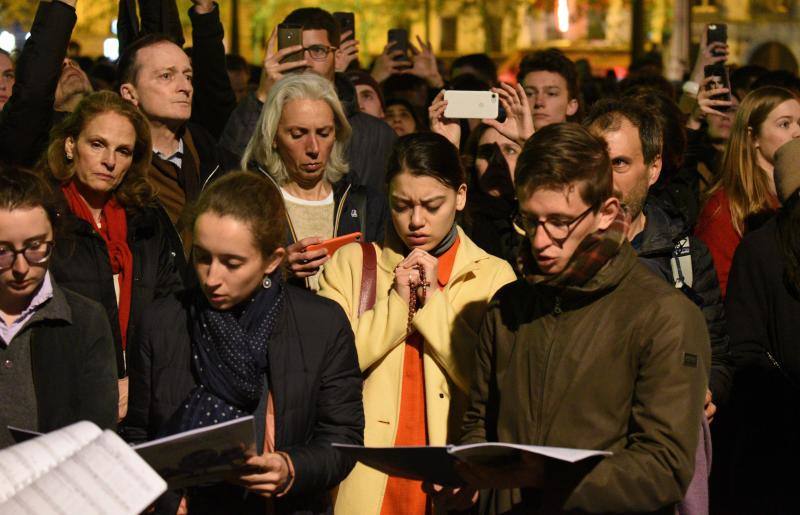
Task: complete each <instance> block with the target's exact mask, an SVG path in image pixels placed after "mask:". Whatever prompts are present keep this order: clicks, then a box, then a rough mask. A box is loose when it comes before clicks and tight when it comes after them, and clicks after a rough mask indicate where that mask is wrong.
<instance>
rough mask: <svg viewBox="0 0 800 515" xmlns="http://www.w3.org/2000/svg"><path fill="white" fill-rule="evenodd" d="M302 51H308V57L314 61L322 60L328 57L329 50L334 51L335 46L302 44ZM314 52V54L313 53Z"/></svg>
mask: <svg viewBox="0 0 800 515" xmlns="http://www.w3.org/2000/svg"><path fill="white" fill-rule="evenodd" d="M303 51H304V52H308V55H309V57H311V59H313V60H315V61H324V60H325V59H327V58H328V54H330V53H331V52H336V47H332V46H325V45H311V46H304V47H303ZM314 54H316V55H314Z"/></svg>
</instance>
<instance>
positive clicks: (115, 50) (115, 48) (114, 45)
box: [103, 38, 119, 61]
mask: <svg viewBox="0 0 800 515" xmlns="http://www.w3.org/2000/svg"><path fill="white" fill-rule="evenodd" d="M103 55H104V56H106V57H108V58H109V59H110V60H112V61H116V60H117V59H118V58H119V40H118V39H117V38H108V39H106V40H105V41H103Z"/></svg>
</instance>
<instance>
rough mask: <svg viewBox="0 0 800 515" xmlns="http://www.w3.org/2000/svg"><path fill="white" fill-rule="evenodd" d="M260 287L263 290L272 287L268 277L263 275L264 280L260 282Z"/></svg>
mask: <svg viewBox="0 0 800 515" xmlns="http://www.w3.org/2000/svg"><path fill="white" fill-rule="evenodd" d="M261 286H262V287H263V288H264V289H265V290H267V289H269V288H270V287H272V279H270V278H269V276H268V275H265V276H264V280H263V281H261Z"/></svg>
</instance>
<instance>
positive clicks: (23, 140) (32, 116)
mask: <svg viewBox="0 0 800 515" xmlns="http://www.w3.org/2000/svg"><path fill="white" fill-rule="evenodd" d="M76 3H77V0H56V1H53V2H49V1H42V2H40V3H39V8H38V10H37V11H36V17H35V18H34V20H33V26H32V27H31V31H30V32H31V36H30V37H29V38H28V40H27V41H26V42H25V47H24V48H23V49H22V53H21V54H20V57H19V59H18V60H17V70H16V75H17V80H16V83H15V84H14V89H13V92H12V95H11V98H10V99H9V100H8V102H7V103H6V105H5V107H4V108H3V110H2V112H0V160H4V161H9V162H14V163H18V164H21V165H24V166H29V167H30V166H33V165H34V164H35V162H36V161H37V160H38V159H39V156H40V155H41V153H42V152H43V151H44V150H45V149H46V148H47V141H48V138H49V133H50V128H51V127H52V125H53V102H54V101H55V92H56V86H57V84H58V78H59V77H60V75H61V67H62V63H63V62H64V57H66V55H67V44H68V43H69V39H70V37H71V36H72V29H73V28H74V27H75V22H76V21H77V16H76V14H75V4H76Z"/></svg>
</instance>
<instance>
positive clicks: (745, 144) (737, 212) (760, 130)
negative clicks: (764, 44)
mask: <svg viewBox="0 0 800 515" xmlns="http://www.w3.org/2000/svg"><path fill="white" fill-rule="evenodd" d="M798 137H800V101H798V99H797V97H796V96H795V94H794V93H792V92H791V91H789V90H787V89H783V88H778V87H773V86H769V87H763V88H759V89H757V90H755V91H752V92H750V94H748V95H747V96H746V97H745V98H744V99H743V100H742V103H741V105H740V106H739V109H738V111H737V112H736V119H735V120H734V123H733V127H732V128H731V135H730V139H729V141H728V146H727V148H726V150H725V154H724V157H723V160H722V167H721V173H720V179H719V181H718V182H717V184H716V185H715V186H713V187H712V188H711V190H709V198H708V200H707V202H706V204H705V206H704V207H703V210H702V211H701V213H700V217H699V218H698V221H697V229H696V231H695V232H696V235H697V236H698V237H699V238H700V239H702V240H703V242H705V244H706V245H708V248H709V250H710V251H711V255H712V256H713V257H714V265H715V266H716V269H717V275H718V276H719V285H720V290H721V291H722V294H723V296H724V295H725V293H726V289H727V284H728V273H729V271H730V268H731V262H732V261H733V254H734V251H735V250H736V247H738V245H739V242H740V241H741V239H742V235H743V234H744V233H745V232H746V231H747V230H748V229H753V228H754V227H753V224H754V223H755V222H756V221H757V219H758V217H759V215H765V214H767V215H768V214H771V213H772V212H774V211H775V209H776V208H777V207H778V200H777V197H776V194H775V179H774V178H773V170H774V157H775V151H776V150H777V149H778V148H780V146H781V145H783V144H784V143H786V142H787V141H789V140H791V139H794V138H798Z"/></svg>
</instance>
